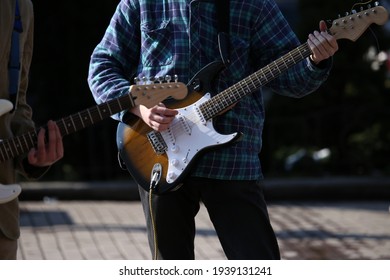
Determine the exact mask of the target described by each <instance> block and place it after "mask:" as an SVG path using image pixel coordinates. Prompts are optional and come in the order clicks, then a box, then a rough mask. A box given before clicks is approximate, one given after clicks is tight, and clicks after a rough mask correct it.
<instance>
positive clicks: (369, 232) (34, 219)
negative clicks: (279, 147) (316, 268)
mask: <svg viewBox="0 0 390 280" xmlns="http://www.w3.org/2000/svg"><path fill="white" fill-rule="evenodd" d="M389 205H390V201H389V200H387V199H386V200H369V201H364V200H353V201H338V202H336V201H327V202H310V201H304V202H297V201H290V202H287V201H286V202H284V201H275V202H272V203H270V206H269V210H270V216H271V220H272V223H273V225H274V229H275V231H276V233H277V237H278V239H279V243H280V248H281V253H282V257H283V258H284V259H390V213H389ZM21 230H22V235H21V238H20V244H19V253H18V258H19V259H28V260H41V259H50V260H55V259H72V260H80V259H89V260H97V259H112V260H114V259H129V260H134V259H136V260H145V259H146V260H147V259H150V258H151V254H150V252H149V249H148V245H147V240H146V234H145V226H144V216H143V212H142V209H141V205H140V203H139V202H138V201H137V200H135V201H102V200H99V201H61V200H55V199H45V200H44V201H22V202H21ZM197 231H198V234H197V238H196V258H197V259H200V260H208V259H213V260H218V259H225V256H224V254H223V251H222V249H221V247H220V245H219V242H218V239H217V237H216V235H215V232H214V230H213V228H212V226H211V224H210V222H209V220H208V217H207V213H206V211H205V209H204V208H201V211H200V213H199V215H198V216H197Z"/></svg>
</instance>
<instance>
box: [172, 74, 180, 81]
mask: <svg viewBox="0 0 390 280" xmlns="http://www.w3.org/2000/svg"><path fill="white" fill-rule="evenodd" d="M173 78H174V79H175V83H177V82H178V81H179V76H177V75H174V76H173Z"/></svg>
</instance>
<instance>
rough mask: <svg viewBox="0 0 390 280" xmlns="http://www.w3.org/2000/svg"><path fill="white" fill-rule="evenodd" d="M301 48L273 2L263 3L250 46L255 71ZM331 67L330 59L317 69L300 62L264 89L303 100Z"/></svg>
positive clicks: (327, 73)
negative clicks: (254, 62)
mask: <svg viewBox="0 0 390 280" xmlns="http://www.w3.org/2000/svg"><path fill="white" fill-rule="evenodd" d="M300 45H301V42H300V41H299V39H298V38H297V36H296V34H295V33H294V31H293V30H292V29H291V27H290V25H289V23H288V22H287V20H286V19H285V18H284V16H283V14H282V13H281V11H280V9H279V8H278V6H277V5H276V4H275V2H274V1H264V6H263V13H261V17H259V18H258V19H257V22H256V25H255V28H254V36H253V43H252V49H253V51H252V53H253V54H254V57H255V59H254V61H256V62H257V64H256V67H257V69H261V68H262V67H264V66H266V65H268V64H269V63H271V62H273V61H275V60H276V59H278V58H279V57H281V56H282V55H284V54H287V53H288V52H290V51H292V50H293V49H295V48H297V47H298V46H300ZM331 66H332V60H331V59H329V60H327V61H324V63H322V64H321V67H318V66H316V65H314V64H312V63H311V62H310V60H309V59H303V60H301V61H300V62H298V63H297V64H295V65H294V66H291V67H290V68H289V69H288V70H287V71H285V72H283V73H281V74H280V75H279V76H278V77H277V78H276V79H274V80H272V81H271V82H270V83H268V84H267V85H266V86H267V87H269V88H270V89H271V90H272V91H274V92H276V93H278V94H281V95H286V96H290V97H303V96H305V95H307V94H309V93H311V92H313V91H315V90H316V89H318V88H319V87H320V86H321V85H322V83H323V82H324V81H325V80H326V79H327V78H328V76H329V72H330V69H331Z"/></svg>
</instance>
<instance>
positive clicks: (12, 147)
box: [0, 94, 134, 162]
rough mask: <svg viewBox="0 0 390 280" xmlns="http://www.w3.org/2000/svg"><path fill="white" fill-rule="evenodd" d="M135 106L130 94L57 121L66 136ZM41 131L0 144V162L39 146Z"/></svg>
mask: <svg viewBox="0 0 390 280" xmlns="http://www.w3.org/2000/svg"><path fill="white" fill-rule="evenodd" d="M133 106H134V102H133V99H132V96H131V95H130V94H126V95H124V96H121V97H119V98H116V99H113V100H110V101H108V102H106V103H102V104H99V105H96V106H94V107H91V108H89V109H86V110H84V111H81V112H78V113H76V114H73V115H70V116H68V117H65V118H62V119H60V120H58V121H56V124H57V125H58V128H59V129H60V132H61V135H62V136H65V135H68V134H71V133H74V132H76V131H78V130H81V129H83V128H86V127H88V126H91V125H93V124H95V123H96V122H98V121H101V120H103V119H106V118H108V117H110V116H112V115H113V114H116V113H118V112H120V111H123V110H125V109H128V108H131V107H133ZM39 130H40V128H38V129H37V130H35V131H31V132H28V133H25V134H22V135H20V136H17V137H15V138H12V139H7V140H4V141H2V142H0V162H3V161H6V160H8V159H10V158H14V157H16V156H18V155H22V154H25V153H26V152H28V151H29V150H30V149H31V148H33V147H35V146H36V144H37V133H38V131H39Z"/></svg>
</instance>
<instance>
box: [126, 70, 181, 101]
mask: <svg viewBox="0 0 390 280" xmlns="http://www.w3.org/2000/svg"><path fill="white" fill-rule="evenodd" d="M135 81H136V84H135V85H132V86H130V89H129V94H131V96H132V98H133V100H134V104H135V105H144V106H146V107H148V108H150V107H153V106H155V105H157V104H158V103H160V102H161V101H163V100H165V99H167V98H168V97H172V98H174V99H179V100H180V99H184V98H185V97H186V96H187V93H188V89H187V86H186V85H185V84H183V83H180V82H178V81H177V79H175V81H174V82H171V81H170V77H169V76H168V77H166V78H165V79H163V78H158V79H156V81H155V80H154V79H144V78H143V79H135Z"/></svg>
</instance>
